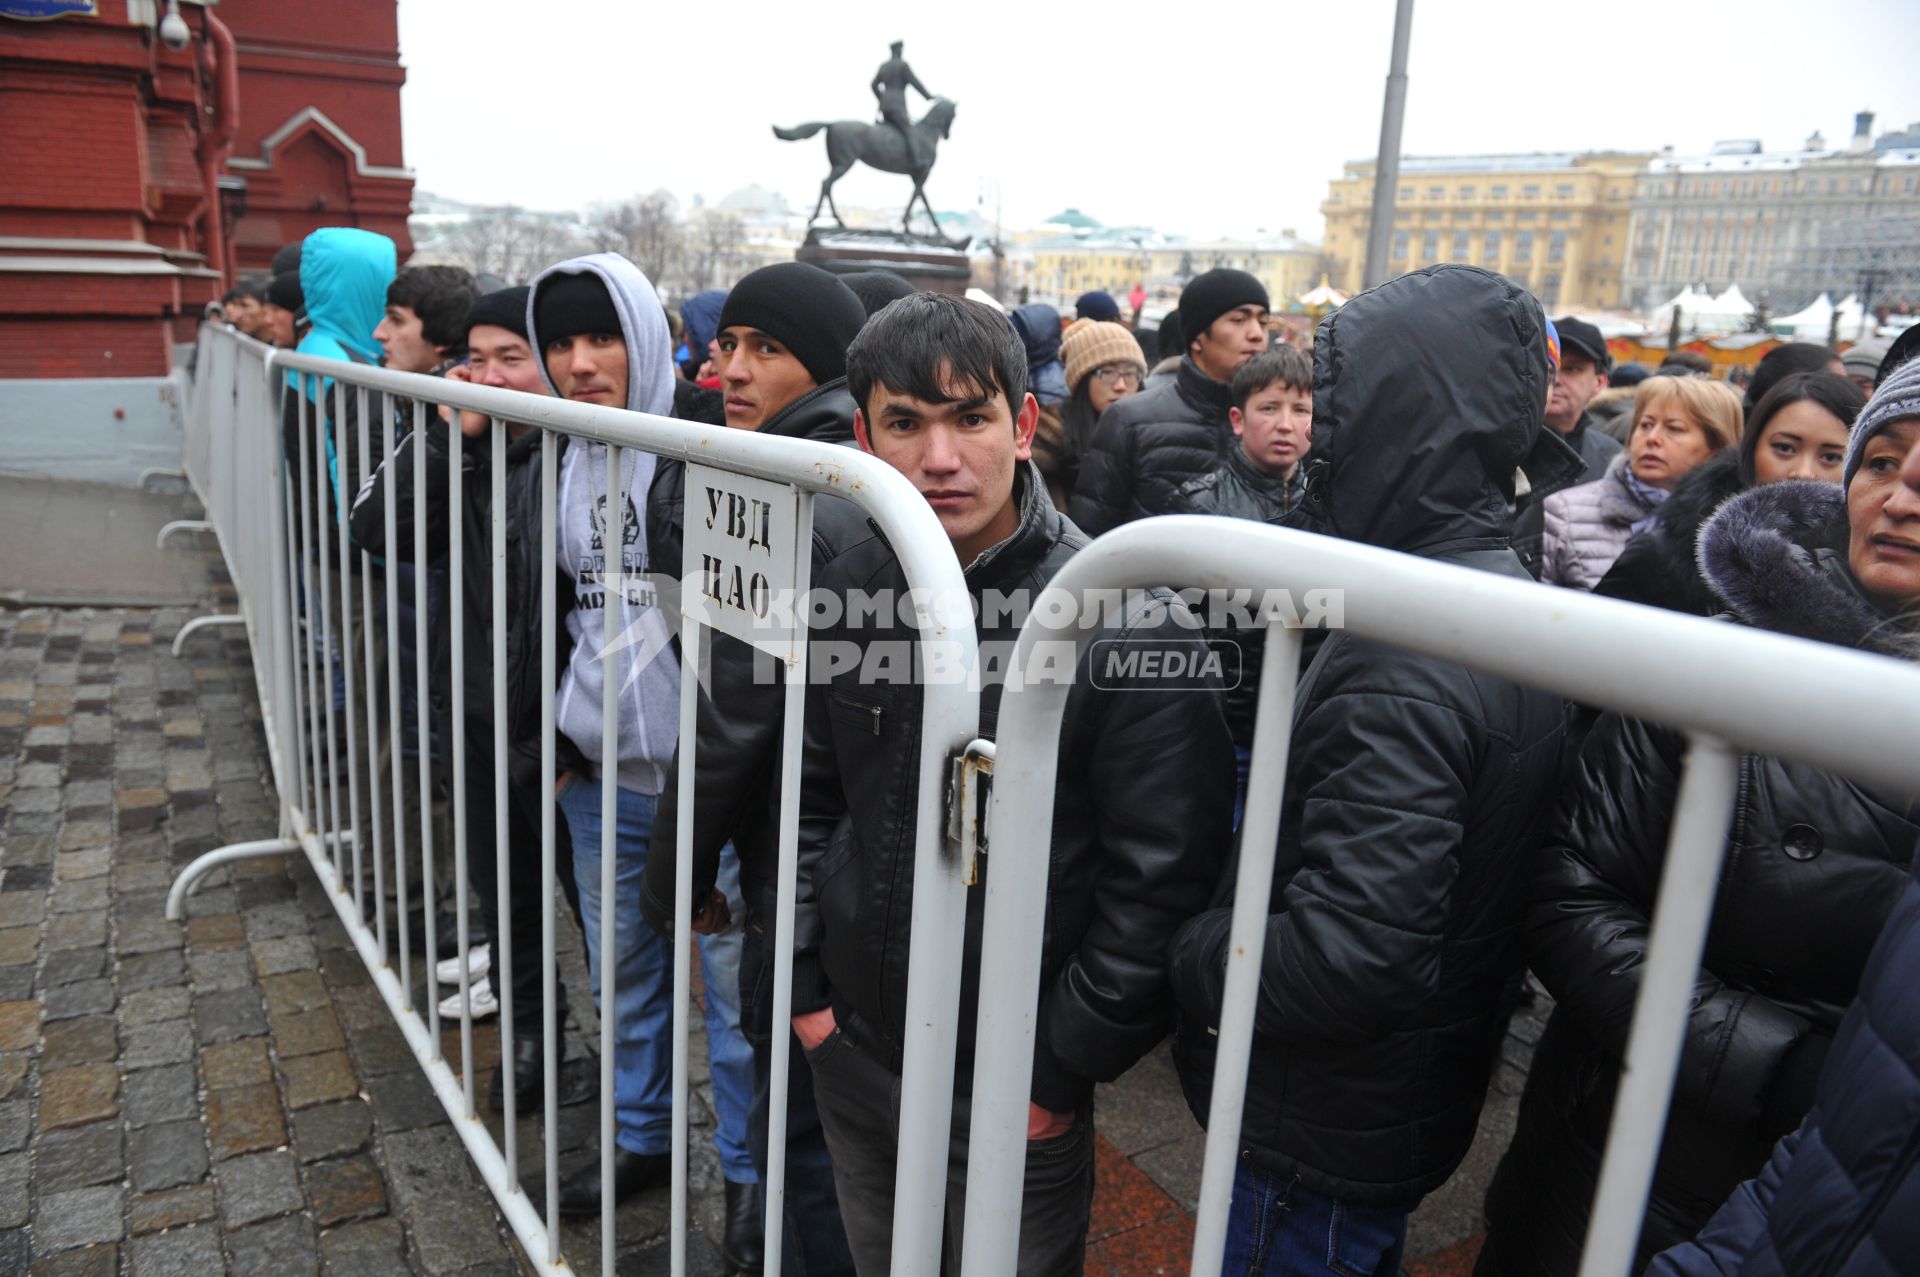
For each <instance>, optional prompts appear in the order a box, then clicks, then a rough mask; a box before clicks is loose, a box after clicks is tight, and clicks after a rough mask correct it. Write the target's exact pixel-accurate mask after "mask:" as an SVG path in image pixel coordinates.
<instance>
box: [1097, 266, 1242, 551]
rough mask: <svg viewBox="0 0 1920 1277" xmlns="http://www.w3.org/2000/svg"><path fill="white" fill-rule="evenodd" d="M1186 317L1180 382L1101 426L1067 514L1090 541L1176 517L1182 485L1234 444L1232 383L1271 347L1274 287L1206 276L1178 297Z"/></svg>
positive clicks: (1154, 389)
mask: <svg viewBox="0 0 1920 1277" xmlns="http://www.w3.org/2000/svg"><path fill="white" fill-rule="evenodd" d="M1179 315H1180V331H1181V333H1182V334H1183V336H1184V339H1185V341H1186V355H1185V357H1184V358H1182V359H1181V361H1180V368H1179V371H1178V372H1177V373H1176V374H1175V376H1174V379H1173V380H1172V381H1171V382H1166V383H1162V384H1161V385H1158V386H1149V387H1148V388H1147V389H1145V390H1143V391H1141V392H1140V393H1139V394H1137V395H1129V396H1127V397H1126V398H1125V399H1122V400H1120V401H1119V402H1118V403H1116V404H1114V405H1113V407H1111V408H1109V409H1108V410H1107V411H1106V412H1105V413H1104V414H1103V415H1102V416H1101V418H1100V424H1099V425H1097V426H1096V427H1094V433H1093V440H1092V443H1091V444H1090V445H1089V446H1088V449H1087V455H1086V457H1085V458H1084V459H1083V460H1082V461H1081V464H1080V483H1079V486H1078V487H1077V488H1076V489H1075V490H1074V494H1073V503H1072V505H1071V506H1070V507H1069V508H1068V513H1069V515H1070V516H1071V517H1072V519H1073V521H1074V522H1075V523H1076V524H1078V525H1079V526H1080V529H1081V530H1082V531H1084V532H1085V533H1087V535H1089V536H1099V535H1100V534H1101V533H1102V532H1105V531H1107V530H1108V529H1109V528H1117V527H1119V526H1120V525H1121V524H1123V523H1131V522H1132V521H1133V520H1135V519H1143V518H1146V517H1147V516H1148V515H1153V514H1167V513H1170V512H1172V511H1173V510H1174V509H1176V506H1177V503H1176V501H1175V497H1174V494H1175V493H1176V492H1177V491H1178V490H1179V489H1180V486H1181V485H1182V484H1184V483H1186V482H1187V481H1188V480H1189V479H1195V478H1198V477H1199V476H1201V475H1203V474H1206V473H1207V472H1208V471H1210V470H1212V469H1213V468H1214V466H1215V465H1216V464H1217V463H1218V460H1219V457H1220V453H1221V451H1222V449H1223V447H1226V446H1231V445H1232V444H1233V434H1232V430H1231V428H1230V427H1229V426H1228V424H1227V412H1228V410H1229V409H1231V408H1232V407H1233V392H1232V388H1231V385H1230V383H1231V382H1232V381H1233V374H1234V372H1235V371H1236V370H1238V369H1239V367H1240V365H1241V364H1244V363H1246V362H1247V360H1249V359H1252V358H1253V357H1254V356H1255V355H1257V354H1259V353H1260V352H1261V351H1263V350H1265V349H1266V348H1267V289H1266V285H1264V284H1262V283H1261V282H1260V281H1259V280H1257V279H1255V278H1254V277H1253V276H1252V275H1249V274H1247V272H1245V271H1243V270H1227V269H1220V270H1210V271H1207V272H1206V273H1205V274H1201V275H1196V276H1195V277H1194V278H1193V281H1192V282H1191V283H1189V284H1188V285H1187V286H1186V289H1185V290H1184V291H1183V292H1182V293H1181V294H1180V311H1179Z"/></svg>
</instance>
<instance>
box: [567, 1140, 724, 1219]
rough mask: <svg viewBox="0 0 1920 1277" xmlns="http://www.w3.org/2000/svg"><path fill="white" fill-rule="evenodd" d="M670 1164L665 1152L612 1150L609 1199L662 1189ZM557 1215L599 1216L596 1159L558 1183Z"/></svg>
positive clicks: (622, 1200)
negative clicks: (654, 1188) (660, 1187)
mask: <svg viewBox="0 0 1920 1277" xmlns="http://www.w3.org/2000/svg"><path fill="white" fill-rule="evenodd" d="M670 1162H671V1159H670V1158H669V1157H668V1155H667V1154H665V1153H629V1152H628V1151H627V1150H626V1149H624V1148H616V1149H615V1150H613V1200H614V1201H615V1202H624V1201H626V1200H627V1198H629V1197H632V1196H633V1195H634V1194H635V1193H638V1192H640V1191H641V1190H643V1189H648V1188H653V1187H655V1186H656V1185H658V1186H664V1185H665V1184H666V1183H667V1181H668V1177H669V1175H670V1170H669V1165H670ZM560 1213H561V1214H562V1215H575V1216H578V1215H587V1216H592V1215H598V1214H599V1213H600V1159H599V1158H598V1157H596V1158H594V1159H593V1162H592V1163H591V1164H590V1165H587V1166H582V1167H581V1168H580V1169H579V1170H577V1171H575V1172H574V1173H573V1174H571V1175H569V1176H568V1177H567V1178H566V1179H564V1180H562V1181H561V1182H560ZM728 1232H729V1233H731V1232H732V1229H731V1227H729V1229H728Z"/></svg>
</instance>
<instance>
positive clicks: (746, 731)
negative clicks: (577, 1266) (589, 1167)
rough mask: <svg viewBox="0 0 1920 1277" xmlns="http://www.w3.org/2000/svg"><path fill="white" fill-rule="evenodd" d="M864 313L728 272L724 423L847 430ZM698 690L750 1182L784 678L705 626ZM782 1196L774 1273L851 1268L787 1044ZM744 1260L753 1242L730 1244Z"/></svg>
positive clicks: (761, 428)
mask: <svg viewBox="0 0 1920 1277" xmlns="http://www.w3.org/2000/svg"><path fill="white" fill-rule="evenodd" d="M865 322H866V311H865V309H864V308H863V307H862V306H861V304H860V299H859V298H858V297H856V296H854V294H853V292H852V291H851V290H849V289H848V288H846V287H845V286H844V285H843V284H841V283H840V281H839V280H837V279H835V278H834V277H833V276H832V275H830V274H828V273H827V272H826V271H823V270H821V269H819V268H818V267H816V266H809V265H806V264H804V263H802V262H782V263H780V264H779V265H775V266H767V267H763V268H762V269H760V270H757V271H754V272H753V273H752V274H750V275H748V276H747V277H746V278H744V279H742V280H741V281H740V282H739V283H738V284H736V285H735V286H734V288H733V290H732V291H731V292H729V293H728V294H727V299H726V302H725V303H724V305H723V306H722V308H721V311H720V324H719V337H718V339H717V340H718V342H719V346H720V352H721V355H722V363H721V372H720V384H721V389H722V393H723V396H724V402H725V411H726V419H727V424H728V425H730V426H732V427H734V428H735V429H741V430H752V431H755V432H757V433H760V434H768V435H780V436H784V437H786V438H792V439H816V440H819V441H821V442H824V443H845V444H851V443H852V442H853V417H854V403H853V397H852V396H851V395H849V394H848V393H847V380H846V360H847V346H848V345H849V344H850V343H851V342H852V341H853V339H854V337H855V335H857V334H858V333H859V331H860V326H861V325H862V324H863V323H865ZM685 488H686V469H685V467H684V466H682V465H681V464H680V463H678V462H674V461H667V462H663V463H662V464H661V469H660V472H659V473H658V475H657V476H656V478H655V480H654V483H653V487H652V491H651V495H650V498H649V501H648V505H649V510H648V521H649V523H650V525H651V526H650V531H649V535H650V539H651V543H652V545H653V546H654V547H655V554H656V556H657V557H656V559H655V564H656V568H657V570H658V571H660V572H661V573H663V574H666V575H671V576H679V575H681V572H682V565H681V563H680V558H681V554H680V548H681V546H682V544H683V542H682V526H681V522H680V520H681V517H682V509H683V506H684V503H685ZM814 509H815V516H814V526H813V543H814V560H815V562H816V563H819V562H824V561H825V560H826V559H828V558H831V557H832V556H833V555H834V554H835V553H837V552H838V549H839V548H840V546H841V545H842V544H843V543H844V542H845V540H846V539H847V537H848V535H849V533H850V531H851V530H852V529H858V532H859V533H860V534H861V535H866V533H867V527H866V520H865V518H864V517H855V516H856V515H857V512H856V511H854V510H852V509H851V507H849V506H847V505H846V504H845V503H839V502H833V501H831V500H822V501H818V502H816V504H815V507H814ZM712 637H713V641H712V648H711V654H710V655H709V657H708V658H707V662H708V663H707V670H706V674H707V678H706V685H707V687H708V689H709V691H708V692H707V693H706V694H704V695H702V696H701V698H700V710H699V724H698V727H697V728H696V731H697V733H698V747H697V750H696V754H695V758H696V760H697V764H698V768H699V779H698V784H697V790H698V792H697V794H696V795H695V797H694V799H693V802H694V808H695V810H694V830H693V844H694V848H693V896H692V899H693V900H694V901H695V905H696V908H697V909H698V910H699V913H700V916H698V917H697V918H696V919H695V920H694V926H695V927H696V929H699V930H702V931H712V930H714V929H716V928H724V927H725V926H727V925H728V924H729V922H730V921H732V920H731V919H729V918H728V917H727V909H726V904H725V897H724V896H722V895H720V894H719V893H717V892H716V891H715V889H714V884H715V882H716V880H717V879H718V877H719V873H720V857H721V853H722V851H723V850H724V848H725V847H726V845H727V844H728V842H729V841H731V843H732V845H733V847H734V849H735V851H736V852H737V853H738V856H739V860H740V890H741V895H742V897H743V901H744V903H745V905H746V915H747V916H746V917H745V918H744V919H741V920H739V921H741V922H742V923H743V925H744V929H745V936H744V941H743V944H742V946H741V955H740V1029H741V1032H742V1033H743V1034H745V1036H746V1039H747V1042H748V1044H749V1045H750V1046H752V1047H753V1072H754V1091H753V1108H752V1111H751V1112H750V1114H749V1116H748V1122H747V1143H748V1149H749V1151H750V1152H751V1153H752V1155H753V1160H754V1168H755V1169H756V1170H757V1171H759V1173H760V1177H761V1182H762V1183H765V1182H766V1173H767V1142H768V1132H767V1122H768V1112H769V1104H770V1102H771V1098H772V1097H771V1084H772V1065H773V1057H772V1050H773V1045H772V1044H773V988H772V984H773V941H772V940H771V938H770V937H771V933H772V930H773V918H774V881H775V880H774V871H775V869H776V868H777V865H778V859H779V824H778V820H779V810H778V795H779V774H780V766H779V763H780V730H781V707H782V704H783V702H784V694H783V692H782V684H781V683H779V682H778V681H776V680H773V679H770V678H763V677H759V671H758V668H757V663H756V661H755V659H754V650H753V649H752V648H751V647H749V646H748V645H747V644H745V643H742V642H740V641H739V640H737V639H734V638H731V637H729V636H727V635H725V634H721V633H718V632H716V633H715V634H714V635H713V636H712ZM679 777H680V761H679V754H678V752H677V751H676V752H675V756H674V761H673V764H672V765H671V766H670V767H669V768H668V769H667V786H666V789H665V790H663V791H662V793H661V796H660V807H659V810H658V812H657V813H656V814H655V816H654V825H653V828H654V835H653V842H652V845H651V846H650V847H649V848H648V852H647V867H646V877H645V879H644V881H643V883H642V886H641V897H640V907H641V910H642V911H643V912H644V913H645V914H646V917H647V921H649V922H650V923H652V924H653V926H654V927H655V929H657V930H658V931H659V932H660V933H661V934H662V935H665V936H671V935H672V934H673V928H674V917H673V900H674V883H675V877H676V868H677V866H676V863H675V848H676V845H677V844H676V839H677V837H678V830H679V810H680V794H679ZM787 1059H788V1073H787V1131H786V1146H787V1171H786V1202H785V1211H784V1212H783V1221H784V1222H783V1224H782V1226H781V1237H782V1252H783V1255H784V1260H783V1263H782V1270H783V1271H786V1272H798V1273H802V1274H804V1275H805V1277H833V1275H834V1274H841V1273H850V1272H852V1271H853V1261H852V1258H851V1257H850V1256H849V1255H848V1253H847V1239H846V1232H845V1230H844V1229H843V1228H842V1227H841V1224H840V1208H839V1205H838V1202H837V1201H836V1199H835V1195H834V1184H833V1166H832V1162H831V1159H830V1158H829V1156H828V1153H827V1145H826V1137H825V1136H824V1135H823V1134H822V1133H821V1130H820V1115H819V1112H818V1110H817V1109H816V1108H815V1106H814V1102H813V1079H812V1075H811V1074H809V1073H808V1072H807V1066H806V1060H805V1059H804V1057H802V1055H801V1053H800V1052H799V1051H797V1050H795V1051H791V1052H789V1054H788V1057H787ZM729 1258H731V1259H733V1260H735V1261H736V1262H738V1263H741V1264H742V1266H745V1267H757V1265H758V1264H759V1262H760V1259H761V1256H760V1254H759V1252H757V1251H755V1252H751V1253H739V1252H737V1251H736V1252H730V1255H729Z"/></svg>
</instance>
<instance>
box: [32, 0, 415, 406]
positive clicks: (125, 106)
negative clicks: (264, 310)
mask: <svg viewBox="0 0 1920 1277" xmlns="http://www.w3.org/2000/svg"><path fill="white" fill-rule="evenodd" d="M167 7H168V6H167V0H0V178H3V180H0V379H4V378H16V377H153V376H163V375H165V374H166V373H167V371H168V369H169V368H170V367H171V363H172V349H171V348H172V343H173V342H175V341H179V340H184V339H187V338H188V337H190V335H191V333H192V331H193V327H194V324H195V323H196V322H197V320H198V317H199V314H200V310H201V307H202V306H203V305H205V303H206V302H208V301H210V300H212V299H214V298H215V297H218V296H219V295H220V294H221V293H222V292H223V291H224V290H225V288H226V287H227V285H228V284H229V283H230V282H231V281H232V279H233V278H234V275H235V272H236V271H246V270H253V269H263V268H264V267H265V266H266V264H267V262H268V260H269V259H270V258H271V257H272V256H273V251H274V249H276V248H278V247H279V246H280V245H281V244H283V243H285V242H287V241H289V240H293V239H298V238H301V237H303V236H304V235H306V234H307V232H309V231H311V230H313V229H314V228H316V227H319V226H343V225H344V226H361V227H365V228H366V229H369V230H374V231H379V232H380V233H382V234H385V235H389V236H391V237H392V238H393V239H394V240H395V241H396V242H397V243H398V244H399V246H400V257H401V260H403V261H404V260H405V259H406V257H407V256H408V254H409V253H410V252H411V243H410V241H409V239H408V237H407V228H406V218H407V211H408V206H409V204H410V202H411V199H412V190H413V177H412V174H411V173H410V172H408V170H407V169H406V168H405V167H404V163H403V159H402V156H401V150H400V86H401V84H402V82H403V81H404V80H405V72H404V71H403V70H402V68H401V66H400V60H399V51H398V46H399V38H398V31H397V9H396V0H328V2H327V3H325V4H317V5H302V4H288V3H284V2H283V0H223V2H222V3H220V4H218V5H209V4H200V3H194V2H192V0H189V3H185V4H182V5H180V7H179V13H180V16H181V17H182V18H183V19H184V20H185V23H186V31H187V34H188V38H187V40H186V42H185V45H184V47H182V48H179V49H174V48H170V47H168V45H167V43H166V41H164V40H162V39H161V38H160V35H159V27H160V23H161V20H162V19H163V18H164V17H165V16H166V13H167ZM76 10H77V11H79V12H68V13H67V15H66V16H58V17H48V18H45V20H39V21H34V20H23V19H22V17H21V16H20V15H22V14H30V15H34V16H39V15H43V14H47V13H49V12H50V11H76Z"/></svg>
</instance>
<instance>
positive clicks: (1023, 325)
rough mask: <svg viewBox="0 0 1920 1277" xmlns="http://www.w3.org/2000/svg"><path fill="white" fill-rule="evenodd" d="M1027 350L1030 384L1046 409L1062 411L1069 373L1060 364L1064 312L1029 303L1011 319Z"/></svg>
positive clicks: (1044, 304) (1041, 303) (1028, 379)
mask: <svg viewBox="0 0 1920 1277" xmlns="http://www.w3.org/2000/svg"><path fill="white" fill-rule="evenodd" d="M1008 318H1009V319H1011V320H1012V321H1013V331H1014V332H1016V333H1018V334H1020V341H1021V343H1022V344H1023V345H1025V346H1026V348H1027V384H1028V385H1029V386H1031V387H1032V388H1033V391H1032V393H1033V397H1034V399H1035V400H1036V401H1037V402H1038V403H1039V405H1040V406H1041V407H1042V408H1058V407H1059V406H1060V405H1061V404H1062V403H1065V402H1066V398H1067V394H1068V391H1067V371H1066V367H1065V365H1063V364H1062V363H1061V362H1060V312H1059V311H1057V310H1055V309H1054V308H1053V307H1051V306H1049V305H1047V304H1046V303H1045V302H1028V303H1027V304H1026V305H1025V306H1017V307H1015V308H1014V311H1013V314H1011V315H1009V316H1008Z"/></svg>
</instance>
